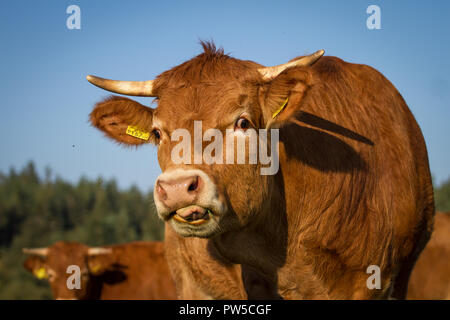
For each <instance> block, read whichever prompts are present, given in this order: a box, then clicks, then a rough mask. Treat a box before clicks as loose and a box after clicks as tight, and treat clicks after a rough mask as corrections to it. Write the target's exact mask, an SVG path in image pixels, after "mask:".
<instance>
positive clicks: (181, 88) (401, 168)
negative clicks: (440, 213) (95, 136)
mask: <svg viewBox="0 0 450 320" xmlns="http://www.w3.org/2000/svg"><path fill="white" fill-rule="evenodd" d="M203 47H204V53H202V54H200V55H198V56H197V57H194V58H193V59H191V60H189V61H187V62H185V63H183V64H181V65H179V66H176V67H174V68H172V69H171V70H168V71H166V72H164V73H162V74H160V75H159V76H158V77H157V78H156V80H150V81H141V82H131V81H113V80H107V79H102V78H98V77H94V76H88V80H89V81H91V82H92V83H93V84H95V85H97V86H99V87H102V88H104V89H107V90H110V91H113V92H117V93H121V94H128V95H138V96H153V97H157V102H158V107H157V108H156V109H151V108H148V107H146V106H143V105H141V104H140V103H138V102H136V101H133V100H130V99H127V98H124V97H118V96H116V97H110V98H108V99H106V100H104V101H102V102H99V103H98V104H97V105H96V107H95V108H94V110H93V112H92V113H91V116H90V120H91V123H92V124H93V125H94V126H95V127H97V128H98V129H100V130H101V131H103V132H104V133H105V134H106V135H107V136H108V137H110V138H112V139H114V140H115V141H117V142H120V143H122V144H124V145H135V146H137V145H142V144H145V143H154V144H156V145H157V146H158V161H159V164H160V166H161V169H162V171H163V173H162V174H161V175H160V176H159V177H158V179H157V181H156V185H155V204H156V206H157V209H158V214H159V216H160V217H161V218H162V219H163V220H164V221H166V222H167V227H166V241H172V242H174V243H175V244H174V245H173V246H172V245H171V246H170V247H169V246H168V250H172V249H169V248H172V247H174V248H180V247H187V248H188V249H189V248H192V246H193V245H192V240H191V239H184V238H181V237H201V238H208V239H210V240H209V242H208V244H207V245H206V246H205V248H206V249H205V250H208V248H212V251H214V252H218V253H220V255H221V256H222V257H224V259H225V260H226V261H229V262H231V263H233V264H241V266H242V269H241V273H242V281H243V284H244V286H245V289H246V292H247V294H248V297H249V298H279V297H280V295H281V297H283V298H286V299H324V298H325V299H348V298H352V299H370V298H389V297H395V298H400V299H402V298H405V296H406V291H407V284H408V281H409V276H410V273H411V270H412V267H413V265H414V263H415V261H416V259H417V257H418V256H419V254H420V252H421V251H422V249H423V248H424V246H425V244H426V243H427V241H428V239H429V236H430V234H431V230H432V220H433V214H434V199H433V187H432V183H431V175H430V170H429V164H428V156H427V150H426V146H425V142H424V139H423V136H422V133H421V131H420V128H419V126H418V125H417V123H416V121H415V119H414V117H413V115H412V114H411V112H410V110H409V109H408V107H407V105H406V103H405V101H404V100H403V98H402V97H401V95H400V93H399V92H398V91H397V90H396V89H395V87H394V86H393V85H392V84H391V83H390V82H389V81H388V80H387V79H386V78H385V77H384V76H383V75H382V74H380V73H379V72H378V71H376V70H375V69H373V68H371V67H369V66H366V65H359V64H352V63H347V62H345V61H343V60H341V59H339V58H336V57H323V58H321V59H320V57H321V56H322V55H323V51H318V52H316V53H315V54H312V55H310V56H306V57H300V58H296V59H294V60H292V61H291V62H289V63H286V64H283V65H279V66H275V67H264V66H262V65H260V64H258V63H255V62H252V61H243V60H239V59H235V58H232V57H230V56H228V55H226V54H224V52H223V50H216V48H215V47H214V45H213V44H211V43H203ZM316 61H317V62H316ZM195 120H199V121H202V125H203V126H202V128H201V130H202V133H205V132H206V131H207V130H208V129H218V130H220V132H222V135H225V131H226V130H227V129H229V130H231V131H232V132H233V137H235V138H236V139H245V140H248V135H247V133H248V132H250V131H249V129H256V130H259V129H279V139H280V142H279V144H277V145H276V146H275V147H274V148H271V151H272V152H276V151H277V148H278V147H279V167H280V169H279V171H278V172H277V173H276V174H274V175H262V174H261V168H263V167H264V165H263V164H262V163H261V162H258V163H257V164H250V163H249V162H246V164H240V165H236V164H216V163H213V164H207V163H204V162H201V161H200V163H199V162H198V161H195V159H196V158H197V156H196V154H197V152H198V150H195V147H194V148H192V149H191V150H190V151H189V153H188V155H187V157H188V159H189V158H190V164H189V163H187V162H185V163H182V164H180V163H178V162H176V161H175V160H174V159H173V157H172V151H173V149H174V147H175V146H176V145H177V144H178V141H179V140H178V139H172V137H171V134H172V133H173V132H174V131H175V130H176V129H182V130H184V132H189V133H190V135H191V136H193V135H194V133H195V132H194V128H195ZM129 128H132V130H131V132H130V131H129ZM270 137H272V135H270ZM223 144H224V145H223V148H222V149H223V150H227V146H226V145H225V140H224V141H223ZM201 147H202V146H201ZM203 147H204V146H203ZM231 150H232V149H231ZM202 151H204V150H202ZM227 152H228V150H227ZM183 155H184V154H183ZM189 156H190V157H189ZM224 163H225V162H224ZM234 163H236V162H234ZM174 233H176V234H174ZM169 239H170V240H169ZM184 254H185V256H186V259H184V260H182V261H180V262H179V263H181V264H184V265H181V266H179V269H181V270H188V269H189V268H191V267H192V265H193V264H195V263H196V261H197V259H198V258H199V257H198V254H196V252H195V250H192V251H188V252H185V253H184ZM205 254H206V253H205ZM168 255H169V256H171V257H172V256H173V255H172V254H171V253H168ZM170 265H171V268H176V263H175V262H174V261H172V260H171V264H170ZM372 265H376V266H378V267H379V268H380V269H379V270H380V272H381V274H380V277H379V278H380V282H381V283H380V288H376V289H375V288H368V286H367V278H368V276H369V275H368V274H367V269H368V268H369V267H370V266H372ZM179 276H180V277H181V278H183V279H182V280H180V279H178V280H177V283H179V282H180V281H181V282H182V283H184V284H186V283H189V282H191V281H196V279H195V277H191V276H189V275H188V274H181V275H179ZM211 282H213V278H211ZM218 289H219V288H217V290H218ZM214 294H215V293H214V291H211V292H209V293H206V296H212V297H214Z"/></svg>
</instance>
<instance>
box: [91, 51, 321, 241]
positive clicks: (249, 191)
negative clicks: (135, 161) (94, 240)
mask: <svg viewBox="0 0 450 320" xmlns="http://www.w3.org/2000/svg"><path fill="white" fill-rule="evenodd" d="M202 45H203V47H204V53H202V54H200V55H198V56H197V57H194V58H193V59H191V60H189V61H187V62H185V63H183V64H181V65H179V66H176V67H174V68H172V69H171V70H168V71H166V72H164V73H162V74H161V75H159V76H158V77H157V79H155V80H151V81H141V82H133V81H115V80H107V79H102V78H98V77H94V76H88V77H87V79H88V80H89V81H90V82H91V83H93V84H94V85H97V86H99V87H101V88H103V89H106V90H109V91H113V92H117V93H121V94H126V95H135V96H151V97H156V102H157V104H158V106H157V108H155V109H152V108H149V107H146V106H144V105H142V104H140V103H138V102H136V101H133V100H130V99H128V98H125V97H118V96H113V97H109V98H107V99H106V100H104V101H102V102H99V103H97V105H96V106H95V109H94V110H93V112H92V113H91V115H90V120H91V123H92V124H93V125H94V126H95V127H97V128H98V129H100V130H101V131H103V132H104V133H105V134H106V136H108V137H110V138H112V139H113V140H115V141H116V142H119V143H121V144H124V145H129V146H138V145H142V144H146V143H151V144H155V145H157V147H158V161H159V165H160V167H161V169H162V172H163V173H162V174H161V175H160V176H159V177H158V179H157V180H156V183H155V188H154V198H155V203H156V207H157V210H158V215H159V217H160V218H161V219H163V220H164V221H166V222H168V223H169V224H170V225H171V226H172V227H173V228H174V229H175V231H177V232H178V233H179V234H180V235H182V236H196V237H212V236H214V235H217V234H219V233H222V232H226V231H230V230H236V229H238V228H242V227H244V226H247V225H249V224H252V223H256V222H258V221H260V220H261V219H262V218H261V217H262V216H263V215H264V214H263V212H264V211H269V210H271V208H272V206H271V204H273V203H274V202H276V201H279V198H278V199H277V197H278V195H279V194H280V192H281V191H280V190H277V188H279V184H278V183H275V180H276V179H277V169H278V168H275V169H276V170H274V171H272V172H271V173H269V174H267V173H264V168H266V169H267V162H266V163H263V162H262V161H261V149H259V148H262V146H264V147H266V148H267V150H264V152H266V155H269V154H271V155H272V159H274V158H273V156H274V154H275V153H277V150H278V149H277V148H278V145H277V144H276V143H273V141H274V140H273V139H274V137H275V135H276V133H277V132H276V131H273V130H270V129H276V128H279V127H280V126H283V124H284V123H285V122H287V121H288V119H289V118H290V116H291V115H292V114H293V112H294V107H295V106H297V105H298V104H299V102H300V100H301V98H302V96H303V95H304V93H305V92H306V90H307V88H308V86H310V85H311V80H310V77H309V72H308V71H309V69H308V68H309V66H310V65H312V64H313V63H314V62H316V61H317V60H318V59H319V58H320V57H321V56H322V55H323V50H320V51H318V52H316V53H315V54H313V55H310V56H306V57H300V58H296V59H294V60H292V61H291V62H288V63H286V64H283V65H279V66H275V67H263V66H261V65H259V64H257V63H255V62H252V61H243V60H238V59H234V58H231V57H230V56H228V55H226V54H224V53H223V50H216V48H215V47H214V45H213V44H210V43H202ZM199 136H200V138H199ZM266 136H267V140H264V139H262V138H265V137H266ZM230 139H231V140H233V141H232V142H230ZM186 140H187V141H188V144H190V146H186V145H182V146H180V145H181V144H182V143H181V142H183V143H185V142H186ZM255 140H256V141H257V144H258V146H257V147H256V148H253V149H252V147H254V145H252V143H253V144H254V141H255ZM239 141H240V142H239ZM233 142H234V143H233ZM263 142H265V145H264V143H263ZM239 143H244V145H246V146H247V148H244V149H245V150H248V152H245V154H244V156H242V157H241V161H240V162H241V163H239V157H240V156H241V155H240V154H239V150H238V149H237V148H238V146H239ZM251 146H252V147H251ZM258 150H259V154H258V155H257V156H256V158H257V161H256V162H255V161H251V159H254V158H252V156H254V153H258ZM275 156H277V155H276V154H275ZM180 159H181V160H180ZM242 160H243V161H242ZM274 161H278V159H274ZM270 165H272V164H270ZM275 165H276V164H275Z"/></svg>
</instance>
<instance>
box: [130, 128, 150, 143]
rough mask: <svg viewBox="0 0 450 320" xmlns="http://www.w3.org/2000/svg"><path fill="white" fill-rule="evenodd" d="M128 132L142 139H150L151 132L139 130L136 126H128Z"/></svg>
mask: <svg viewBox="0 0 450 320" xmlns="http://www.w3.org/2000/svg"><path fill="white" fill-rule="evenodd" d="M126 133H127V134H128V135H130V136H133V137H135V138H138V139H142V140H148V138H150V132H147V131H142V130H139V129H138V128H137V127H135V126H128V128H127V131H126Z"/></svg>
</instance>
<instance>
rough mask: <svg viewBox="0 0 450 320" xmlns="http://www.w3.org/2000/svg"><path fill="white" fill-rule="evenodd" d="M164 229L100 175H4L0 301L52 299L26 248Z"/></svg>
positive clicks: (100, 241) (148, 204)
mask: <svg viewBox="0 0 450 320" xmlns="http://www.w3.org/2000/svg"><path fill="white" fill-rule="evenodd" d="M435 196H436V198H435V199H436V208H437V209H438V210H441V211H450V179H449V180H447V181H446V182H445V183H443V184H442V185H440V186H438V187H436V188H435ZM163 227H164V226H163V223H162V222H161V221H160V220H159V218H158V217H157V215H156V210H155V206H154V203H153V194H152V192H151V191H150V192H149V193H142V191H140V190H139V189H138V188H137V187H135V186H133V187H130V188H129V189H126V190H120V189H119V188H118V186H117V183H116V182H115V181H114V180H109V181H104V180H103V179H101V178H98V179H96V180H89V179H86V178H83V177H82V178H80V180H79V181H78V182H77V183H76V184H73V183H69V182H67V181H64V180H63V179H61V178H58V177H56V178H53V177H52V172H51V170H50V169H46V172H45V177H40V176H39V175H38V174H37V172H36V169H35V166H34V164H33V163H32V162H30V163H29V164H28V165H27V166H26V167H25V168H23V169H22V170H21V171H20V172H16V171H15V169H10V171H9V172H8V173H7V174H5V173H0V299H52V295H51V291H50V289H49V286H48V285H47V282H46V281H44V280H38V279H36V278H35V277H33V276H32V275H31V274H30V273H28V272H27V271H25V269H24V268H23V266H22V264H23V261H24V260H25V255H24V254H23V253H22V251H21V250H22V248H23V247H44V246H49V245H51V244H53V243H54V242H56V241H60V240H66V241H79V242H83V243H85V244H88V245H91V246H100V245H105V244H115V243H123V242H129V241H135V240H162V239H163V238H164V228H163Z"/></svg>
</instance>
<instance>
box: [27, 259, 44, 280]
mask: <svg viewBox="0 0 450 320" xmlns="http://www.w3.org/2000/svg"><path fill="white" fill-rule="evenodd" d="M23 266H24V267H25V269H26V270H28V271H29V272H31V273H32V274H33V275H34V276H35V277H36V278H38V279H47V278H48V272H47V267H46V265H45V261H44V260H43V259H42V258H40V257H37V256H29V257H27V259H26V260H25V262H24V263H23Z"/></svg>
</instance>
